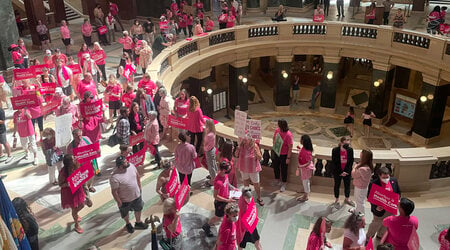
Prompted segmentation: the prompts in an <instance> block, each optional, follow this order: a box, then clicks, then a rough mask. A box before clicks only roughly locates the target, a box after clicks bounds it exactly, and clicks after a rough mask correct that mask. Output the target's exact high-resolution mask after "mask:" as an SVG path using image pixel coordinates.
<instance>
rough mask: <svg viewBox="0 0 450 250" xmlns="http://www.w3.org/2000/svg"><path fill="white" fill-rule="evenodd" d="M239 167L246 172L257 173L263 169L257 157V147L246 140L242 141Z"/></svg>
mask: <svg viewBox="0 0 450 250" xmlns="http://www.w3.org/2000/svg"><path fill="white" fill-rule="evenodd" d="M244 140H246V139H244ZM255 147H256V145H255ZM238 167H239V170H240V171H241V172H244V173H257V172H260V171H261V164H260V163H259V161H258V159H257V158H256V155H255V148H254V147H252V146H251V145H250V146H249V145H248V143H247V142H246V141H243V142H241V145H240V147H239V158H238Z"/></svg>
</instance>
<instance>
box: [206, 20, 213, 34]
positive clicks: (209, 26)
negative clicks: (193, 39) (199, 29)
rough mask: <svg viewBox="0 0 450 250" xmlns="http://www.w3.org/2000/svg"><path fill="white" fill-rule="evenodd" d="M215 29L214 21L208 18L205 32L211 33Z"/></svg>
mask: <svg viewBox="0 0 450 250" xmlns="http://www.w3.org/2000/svg"><path fill="white" fill-rule="evenodd" d="M213 29H214V21H213V20H212V19H211V17H210V16H206V22H205V31H206V32H211V31H212V30H213Z"/></svg>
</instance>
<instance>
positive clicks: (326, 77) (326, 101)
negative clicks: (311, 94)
mask: <svg viewBox="0 0 450 250" xmlns="http://www.w3.org/2000/svg"><path fill="white" fill-rule="evenodd" d="M323 60H324V63H323V70H322V74H323V75H322V81H321V94H320V112H326V113H334V112H335V110H336V89H337V85H338V83H339V62H340V60H341V58H340V57H334V56H324V57H323Z"/></svg>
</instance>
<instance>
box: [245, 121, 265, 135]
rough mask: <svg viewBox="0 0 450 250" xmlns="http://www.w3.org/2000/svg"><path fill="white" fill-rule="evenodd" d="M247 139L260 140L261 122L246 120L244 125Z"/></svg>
mask: <svg viewBox="0 0 450 250" xmlns="http://www.w3.org/2000/svg"><path fill="white" fill-rule="evenodd" d="M246 124H247V125H246V127H247V137H249V138H252V139H254V140H260V139H261V120H254V119H248V120H247V123H246Z"/></svg>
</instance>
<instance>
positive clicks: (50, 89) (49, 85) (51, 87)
mask: <svg viewBox="0 0 450 250" xmlns="http://www.w3.org/2000/svg"><path fill="white" fill-rule="evenodd" d="M55 90H56V82H43V83H41V87H40V88H39V91H40V92H41V94H43V95H46V94H54V93H55Z"/></svg>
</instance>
